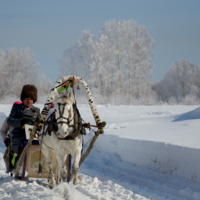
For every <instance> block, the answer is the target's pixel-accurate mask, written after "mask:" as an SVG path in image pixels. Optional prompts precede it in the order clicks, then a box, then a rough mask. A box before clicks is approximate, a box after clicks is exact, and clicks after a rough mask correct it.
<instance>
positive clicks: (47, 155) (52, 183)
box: [42, 145, 56, 189]
mask: <svg viewBox="0 0 200 200" xmlns="http://www.w3.org/2000/svg"><path fill="white" fill-rule="evenodd" d="M42 153H43V154H44V156H45V160H46V162H47V163H48V166H49V176H48V182H49V188H50V189H52V188H53V187H54V186H55V185H56V182H55V179H54V174H53V167H52V158H51V155H50V150H49V149H48V148H47V147H45V146H44V145H42Z"/></svg>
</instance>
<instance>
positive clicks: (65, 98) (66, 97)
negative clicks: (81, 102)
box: [54, 91, 75, 104]
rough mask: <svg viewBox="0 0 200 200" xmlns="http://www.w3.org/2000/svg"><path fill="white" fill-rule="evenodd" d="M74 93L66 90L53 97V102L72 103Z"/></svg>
mask: <svg viewBox="0 0 200 200" xmlns="http://www.w3.org/2000/svg"><path fill="white" fill-rule="evenodd" d="M74 101H75V100H74V95H73V93H72V92H71V91H67V92H65V93H63V94H60V95H59V96H58V97H56V98H55V99H54V102H55V103H67V104H73V103H74Z"/></svg>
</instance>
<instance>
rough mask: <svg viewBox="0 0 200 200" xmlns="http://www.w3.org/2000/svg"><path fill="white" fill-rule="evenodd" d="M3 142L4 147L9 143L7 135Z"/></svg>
mask: <svg viewBox="0 0 200 200" xmlns="http://www.w3.org/2000/svg"><path fill="white" fill-rule="evenodd" d="M4 143H5V145H6V147H8V145H9V143H10V138H9V137H6V138H5V139H4Z"/></svg>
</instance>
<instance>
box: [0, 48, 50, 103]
mask: <svg viewBox="0 0 200 200" xmlns="http://www.w3.org/2000/svg"><path fill="white" fill-rule="evenodd" d="M39 83H41V84H39ZM0 84H1V88H0V92H1V99H0V100H2V99H3V98H4V97H5V96H10V97H12V96H13V97H17V98H19V96H20V93H21V89H22V87H23V85H25V84H34V85H36V86H37V87H38V95H44V93H46V95H47V94H48V92H49V90H50V89H51V87H50V84H51V83H50V81H49V80H47V79H46V77H44V76H43V77H41V76H39V75H38V63H37V62H36V61H35V57H34V54H33V52H32V51H31V50H30V48H21V49H16V48H9V49H7V51H3V50H0ZM51 85H52V84H51ZM47 91H48V92H47Z"/></svg>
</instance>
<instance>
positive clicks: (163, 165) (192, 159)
mask: <svg viewBox="0 0 200 200" xmlns="http://www.w3.org/2000/svg"><path fill="white" fill-rule="evenodd" d="M96 149H97V150H98V151H101V152H104V153H112V154H116V155H118V156H119V157H120V159H121V160H122V161H124V162H129V163H132V164H134V165H137V166H143V167H148V168H151V169H155V170H158V171H160V172H164V173H169V174H172V175H178V176H182V177H185V178H189V179H191V180H194V181H200V171H199V169H200V149H193V148H187V147H181V146H176V145H172V144H167V143H163V142H153V141H145V140H133V139H125V138H119V137H117V136H107V135H102V136H101V137H99V139H98V141H97V144H96Z"/></svg>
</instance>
